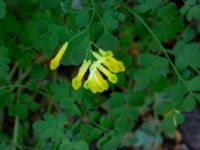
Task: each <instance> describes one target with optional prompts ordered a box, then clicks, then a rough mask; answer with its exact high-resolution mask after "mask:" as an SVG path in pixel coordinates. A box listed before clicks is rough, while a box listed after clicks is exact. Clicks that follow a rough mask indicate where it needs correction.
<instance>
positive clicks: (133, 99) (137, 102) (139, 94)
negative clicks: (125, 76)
mask: <svg viewBox="0 0 200 150" xmlns="http://www.w3.org/2000/svg"><path fill="white" fill-rule="evenodd" d="M145 96H146V93H145V92H143V91H133V92H131V93H130V97H129V99H128V103H129V104H131V105H132V106H142V105H143V104H144V102H145Z"/></svg>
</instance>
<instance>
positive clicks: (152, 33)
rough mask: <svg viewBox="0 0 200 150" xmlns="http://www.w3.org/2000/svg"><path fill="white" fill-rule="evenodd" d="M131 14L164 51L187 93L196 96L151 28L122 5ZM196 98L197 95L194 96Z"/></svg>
mask: <svg viewBox="0 0 200 150" xmlns="http://www.w3.org/2000/svg"><path fill="white" fill-rule="evenodd" d="M124 7H125V8H126V9H127V10H128V11H129V12H130V13H131V14H132V15H133V16H135V17H136V18H137V19H138V20H139V21H140V22H141V23H142V24H143V25H144V27H145V28H146V29H147V30H148V31H149V33H150V34H151V36H152V37H153V38H154V40H155V41H156V43H157V44H158V45H159V47H160V49H161V50H162V52H163V53H164V55H165V57H166V58H167V59H168V61H169V63H170V65H171V67H172V69H173V70H174V72H175V73H176V75H177V77H178V79H179V80H180V81H181V82H182V83H183V85H184V86H185V87H186V89H187V90H188V92H189V94H191V95H193V96H194V97H196V96H195V95H194V93H193V92H192V91H191V89H190V88H189V87H188V86H187V83H186V81H185V80H184V79H183V78H182V76H181V75H180V73H179V72H178V70H177V69H176V67H175V66H174V64H173V62H172V61H171V59H170V57H169V55H168V53H167V51H166V49H165V48H164V47H163V45H162V44H161V42H160V41H159V39H158V38H157V36H156V35H155V33H154V32H153V31H152V30H151V28H150V27H149V26H148V25H147V23H146V22H145V21H144V20H143V19H142V18H141V17H140V16H139V15H138V14H137V13H135V12H134V11H133V10H131V9H130V8H129V7H128V6H124ZM196 98H197V97H196Z"/></svg>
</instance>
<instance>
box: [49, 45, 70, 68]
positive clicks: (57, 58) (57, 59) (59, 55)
mask: <svg viewBox="0 0 200 150" xmlns="http://www.w3.org/2000/svg"><path fill="white" fill-rule="evenodd" d="M67 47H68V42H65V43H64V44H63V46H62V47H61V48H60V50H59V51H58V53H57V54H56V56H55V57H54V58H53V59H52V60H51V63H50V69H51V70H55V69H57V68H58V66H59V65H60V60H61V58H62V56H63V54H64V53H65V50H66V49H67Z"/></svg>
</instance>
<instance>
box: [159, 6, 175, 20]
mask: <svg viewBox="0 0 200 150" xmlns="http://www.w3.org/2000/svg"><path fill="white" fill-rule="evenodd" d="M177 14H178V11H177V8H176V4H175V3H168V4H167V5H164V7H162V8H160V9H159V10H158V16H159V17H161V18H162V19H170V18H171V17H173V16H176V15H177Z"/></svg>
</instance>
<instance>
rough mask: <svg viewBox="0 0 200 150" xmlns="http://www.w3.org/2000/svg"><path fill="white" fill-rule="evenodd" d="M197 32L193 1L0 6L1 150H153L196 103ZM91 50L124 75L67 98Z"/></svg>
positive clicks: (199, 20) (10, 1)
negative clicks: (118, 64) (109, 57)
mask: <svg viewBox="0 0 200 150" xmlns="http://www.w3.org/2000/svg"><path fill="white" fill-rule="evenodd" d="M199 33H200V5H199V2H198V1H197V0H185V1H183V2H178V1H171V0H163V1H158V0H137V1H134V2H133V3H132V2H128V1H122V0H106V1H100V0H97V1H94V0H82V1H81V0H56V1H55V0H29V1H27V0H5V1H4V0H0V35H1V36H0V149H1V150H10V149H13V150H17V149H20V150H26V149H31V150H32V149H33V150H89V149H94V148H95V149H102V150H116V149H120V148H121V149H126V148H127V147H128V148H133V149H135V148H138V147H141V148H143V149H145V150H149V149H151V148H152V147H153V148H154V149H158V148H159V147H160V145H162V144H165V140H166V138H172V139H173V138H174V133H175V132H176V130H177V126H178V125H181V124H182V123H184V112H190V111H192V110H193V109H195V107H196V104H197V103H198V101H199V100H200V95H199V91H200V84H199V83H200V76H199V75H200V71H199V69H200V61H199V58H200V47H199V44H200V42H199V36H198V35H199ZM66 41H67V42H68V48H67V50H66V52H65V54H64V56H63V57H62V59H61V65H60V66H59V68H58V70H57V71H52V70H50V69H49V64H50V61H51V58H53V57H54V56H55V55H56V53H57V52H58V50H59V48H60V47H61V46H62V44H63V43H64V42H66ZM99 48H102V49H104V50H105V51H108V50H111V51H113V54H114V57H115V58H116V59H117V60H120V61H122V62H123V63H124V65H125V68H126V71H125V72H122V73H119V74H118V82H117V83H116V84H110V88H109V89H108V90H107V91H106V92H104V93H101V94H93V93H91V92H90V91H89V90H85V89H83V88H80V89H79V90H74V89H73V88H72V86H71V80H72V78H73V77H74V76H76V74H77V72H78V69H79V65H80V64H82V62H83V60H84V59H87V60H91V61H92V60H93V59H94V58H93V57H92V51H97V50H98V49H99ZM86 74H88V72H87V73H86ZM104 78H106V77H105V76H104ZM83 80H84V81H85V80H86V79H83Z"/></svg>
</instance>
